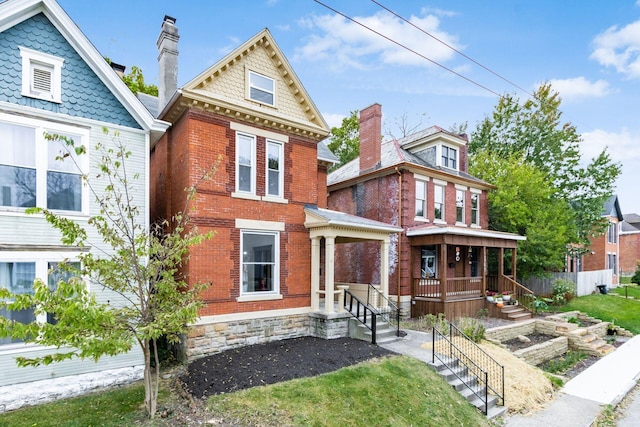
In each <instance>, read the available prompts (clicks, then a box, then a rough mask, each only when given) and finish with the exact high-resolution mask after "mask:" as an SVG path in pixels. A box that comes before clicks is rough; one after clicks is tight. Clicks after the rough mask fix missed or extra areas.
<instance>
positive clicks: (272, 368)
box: [180, 337, 395, 398]
mask: <svg viewBox="0 0 640 427" xmlns="http://www.w3.org/2000/svg"><path fill="white" fill-rule="evenodd" d="M394 354H395V353H393V352H391V351H389V350H385V349H384V348H382V347H378V346H375V345H371V344H369V343H367V342H365V341H361V340H354V339H350V338H338V339H332V340H325V339H321V338H314V337H303V338H294V339H289V340H283V341H275V342H271V343H267V344H259V345H252V346H247V347H242V348H237V349H234V350H227V351H225V352H222V353H217V354H214V355H211V356H207V357H204V358H202V359H198V360H195V361H193V362H191V363H190V364H189V366H188V367H187V372H186V373H185V374H184V375H183V376H181V377H180V380H181V381H182V382H183V383H184V386H185V388H186V390H187V391H188V392H189V393H190V394H191V395H192V396H194V397H196V398H205V397H207V396H213V395H215V394H221V393H229V392H234V391H238V390H242V389H246V388H251V387H255V386H260V385H266V384H274V383H278V382H281V381H288V380H291V379H294V378H303V377H311V376H314V375H319V374H324V373H326V372H331V371H335V370H338V369H340V368H342V367H345V366H351V365H355V364H357V363H360V362H364V361H366V360H369V359H372V358H376V357H382V356H388V355H394Z"/></svg>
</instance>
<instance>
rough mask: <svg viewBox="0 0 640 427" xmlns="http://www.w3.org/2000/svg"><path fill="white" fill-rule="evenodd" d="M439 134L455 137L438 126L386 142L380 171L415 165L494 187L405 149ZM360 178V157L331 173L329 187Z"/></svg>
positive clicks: (328, 177) (382, 152) (382, 147)
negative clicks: (435, 163) (412, 143)
mask: <svg viewBox="0 0 640 427" xmlns="http://www.w3.org/2000/svg"><path fill="white" fill-rule="evenodd" d="M438 133H444V134H447V135H453V134H451V133H449V132H446V131H444V130H443V129H442V128H440V127H438V126H431V127H429V128H426V129H423V130H421V131H418V132H416V133H414V134H411V135H408V136H406V137H403V138H400V139H398V140H396V139H390V140H387V141H384V142H383V143H382V146H381V149H380V168H379V169H385V168H391V167H394V166H399V165H401V164H406V165H413V166H418V167H420V168H427V169H430V170H432V171H434V172H437V173H440V174H446V175H450V176H456V177H459V178H462V179H464V180H466V181H471V182H474V183H477V184H478V185H482V186H489V187H493V186H492V185H491V184H489V183H487V182H485V181H483V180H481V179H478V178H476V177H474V176H473V175H469V174H468V173H466V172H462V171H459V170H453V169H449V168H444V167H441V166H437V165H434V164H432V163H430V162H428V161H426V160H424V159H422V158H420V157H418V156H416V155H415V154H412V153H411V152H409V151H408V150H407V149H405V148H403V147H406V146H408V145H410V143H411V142H413V141H419V140H421V139H424V138H425V137H428V136H432V135H436V134H438ZM454 136H455V135H454ZM456 137H457V138H459V136H456ZM358 176H360V157H356V158H355V159H354V160H352V161H351V162H349V163H347V164H345V165H343V166H342V167H340V168H338V169H336V170H335V171H333V172H331V173H330V174H329V175H328V176H327V185H329V186H330V185H334V184H339V183H341V182H344V181H348V180H350V179H353V178H357V177H358Z"/></svg>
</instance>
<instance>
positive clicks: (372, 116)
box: [360, 104, 382, 173]
mask: <svg viewBox="0 0 640 427" xmlns="http://www.w3.org/2000/svg"><path fill="white" fill-rule="evenodd" d="M381 146H382V106H381V105H380V104H373V105H371V106H369V107H367V108H365V109H364V110H361V111H360V173H363V172H368V171H371V170H374V169H376V168H378V167H380V149H381Z"/></svg>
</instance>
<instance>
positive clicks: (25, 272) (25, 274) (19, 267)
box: [0, 262, 36, 344]
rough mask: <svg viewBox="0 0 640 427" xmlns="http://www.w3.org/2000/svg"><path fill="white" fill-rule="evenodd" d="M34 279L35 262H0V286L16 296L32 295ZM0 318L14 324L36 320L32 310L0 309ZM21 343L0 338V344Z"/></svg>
mask: <svg viewBox="0 0 640 427" xmlns="http://www.w3.org/2000/svg"><path fill="white" fill-rule="evenodd" d="M35 278H36V264H35V262H0V286H2V287H4V288H7V289H9V290H10V291H11V292H12V293H16V294H32V293H33V281H34V280H35ZM0 316H2V317H5V318H7V319H9V320H15V321H16V322H21V323H29V322H33V321H34V320H36V318H35V315H34V313H33V309H32V308H29V309H26V310H20V311H8V310H6V309H0ZM14 342H22V340H14V339H11V338H0V344H11V343H14Z"/></svg>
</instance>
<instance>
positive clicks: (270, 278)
mask: <svg viewBox="0 0 640 427" xmlns="http://www.w3.org/2000/svg"><path fill="white" fill-rule="evenodd" d="M241 246H242V247H241V251H242V267H241V268H242V272H241V280H242V293H243V294H251V293H277V292H278V291H279V268H278V265H279V262H278V260H279V259H280V254H279V250H278V248H279V234H278V232H267V231H248V230H243V231H241Z"/></svg>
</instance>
